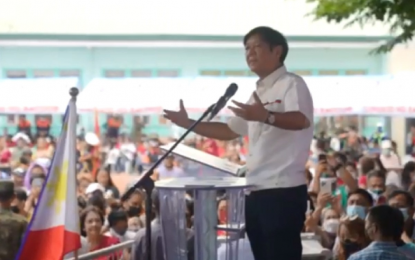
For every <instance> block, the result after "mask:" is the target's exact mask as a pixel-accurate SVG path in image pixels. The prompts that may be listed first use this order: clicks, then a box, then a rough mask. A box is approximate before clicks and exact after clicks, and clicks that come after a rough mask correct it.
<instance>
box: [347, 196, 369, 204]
mask: <svg viewBox="0 0 415 260" xmlns="http://www.w3.org/2000/svg"><path fill="white" fill-rule="evenodd" d="M347 205H348V206H351V205H356V206H362V207H370V206H371V205H369V202H368V201H367V200H366V199H365V198H364V197H363V196H362V195H360V194H352V195H350V197H349V199H348V200H347Z"/></svg>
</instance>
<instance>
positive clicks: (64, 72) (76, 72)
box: [59, 70, 81, 78]
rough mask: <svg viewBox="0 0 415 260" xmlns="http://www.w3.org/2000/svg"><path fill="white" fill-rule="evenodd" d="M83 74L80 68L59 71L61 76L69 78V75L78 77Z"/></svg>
mask: <svg viewBox="0 0 415 260" xmlns="http://www.w3.org/2000/svg"><path fill="white" fill-rule="evenodd" d="M79 76H81V73H80V72H79V70H61V71H59V77H62V78H68V77H76V78H78V77H79Z"/></svg>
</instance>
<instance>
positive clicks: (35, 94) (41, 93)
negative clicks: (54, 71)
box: [0, 78, 78, 114]
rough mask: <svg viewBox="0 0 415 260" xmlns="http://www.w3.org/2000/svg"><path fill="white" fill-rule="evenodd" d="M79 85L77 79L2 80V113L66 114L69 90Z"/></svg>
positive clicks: (0, 100) (0, 108)
mask: <svg viewBox="0 0 415 260" xmlns="http://www.w3.org/2000/svg"><path fill="white" fill-rule="evenodd" d="M77 85H78V79H77V78H37V79H5V80H0V91H1V93H3V95H1V96H0V113H1V114H60V113H64V112H65V110H66V106H67V105H68V102H69V100H70V98H71V96H70V95H69V90H70V89H71V88H72V87H76V86H77Z"/></svg>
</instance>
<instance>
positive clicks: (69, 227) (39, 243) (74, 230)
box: [16, 90, 81, 260]
mask: <svg viewBox="0 0 415 260" xmlns="http://www.w3.org/2000/svg"><path fill="white" fill-rule="evenodd" d="M71 91H72V90H71ZM75 102H76V96H74V97H73V98H72V99H71V101H70V102H69V105H68V107H67V109H66V113H65V119H64V123H63V127H62V132H61V136H60V138H59V140H58V144H57V147H56V151H55V154H54V156H53V159H52V163H51V166H50V168H49V172H48V175H47V178H46V181H45V184H44V186H43V188H42V191H41V193H40V197H39V201H38V203H37V205H36V209H35V211H34V214H33V217H32V219H31V222H30V224H29V227H28V230H27V231H26V235H25V237H24V239H23V243H22V246H21V247H20V250H19V253H18V254H17V256H16V260H62V259H63V257H64V255H66V254H67V253H69V252H73V251H75V250H78V249H79V248H80V247H81V242H80V232H79V231H80V230H79V229H80V225H79V214H78V205H77V199H76V172H75V168H76V166H75V160H76V159H75V155H76V152H75V142H76V105H75Z"/></svg>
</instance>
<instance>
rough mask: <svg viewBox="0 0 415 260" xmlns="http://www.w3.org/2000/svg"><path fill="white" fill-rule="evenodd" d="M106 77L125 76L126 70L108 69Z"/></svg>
mask: <svg viewBox="0 0 415 260" xmlns="http://www.w3.org/2000/svg"><path fill="white" fill-rule="evenodd" d="M104 76H105V77H106V78H124V77H125V71H123V70H106V71H105V73H104Z"/></svg>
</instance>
